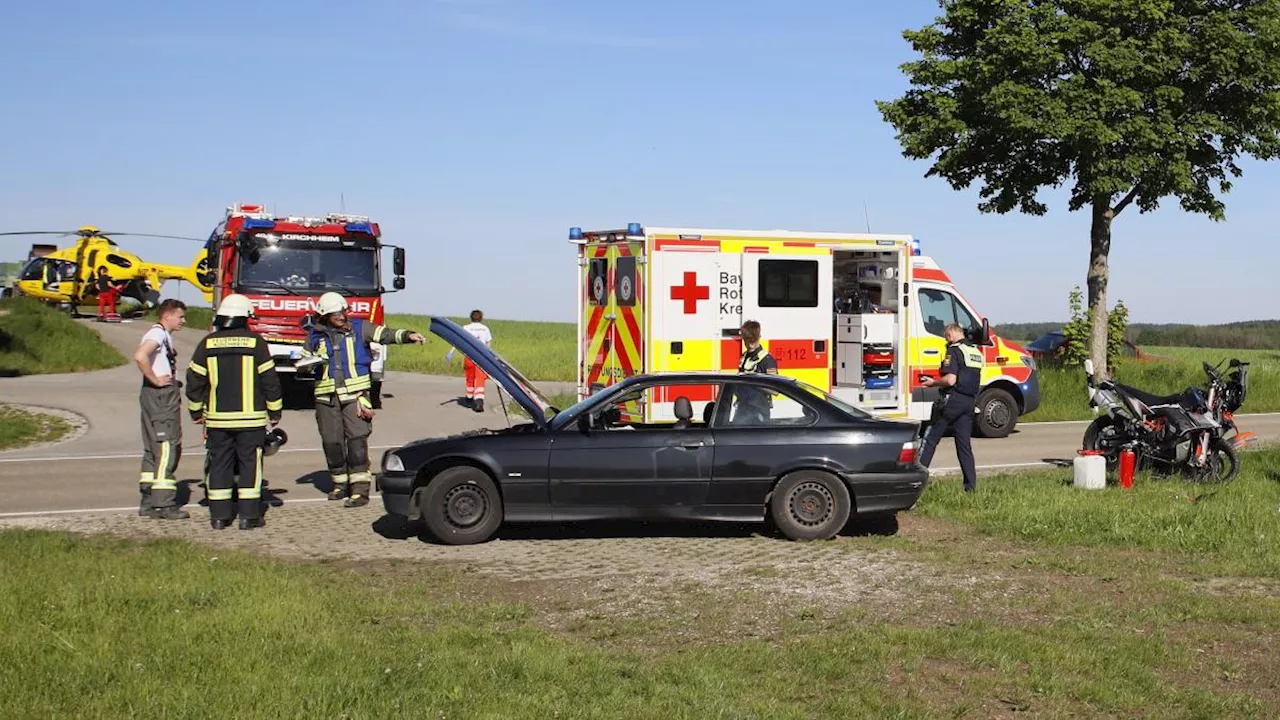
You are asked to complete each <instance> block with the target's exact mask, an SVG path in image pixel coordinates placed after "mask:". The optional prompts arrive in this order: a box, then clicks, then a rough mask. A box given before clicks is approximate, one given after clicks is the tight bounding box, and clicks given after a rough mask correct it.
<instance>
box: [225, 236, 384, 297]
mask: <svg viewBox="0 0 1280 720" xmlns="http://www.w3.org/2000/svg"><path fill="white" fill-rule="evenodd" d="M375 260H376V252H375V251H374V250H373V249H372V248H360V249H356V248H320V247H314V246H308V247H290V246H288V245H274V246H273V245H265V246H261V247H260V250H259V253H258V258H257V262H254V261H253V260H252V259H250V258H246V257H241V261H240V263H239V265H240V270H239V273H238V275H239V278H238V279H239V283H240V284H241V285H244V286H246V287H254V286H261V289H262V290H263V291H264V292H276V293H283V292H288V291H289V290H293V291H295V292H299V291H300V292H303V293H307V292H315V293H319V292H324V291H326V290H338V291H344V290H345V291H348V292H351V293H354V294H357V295H358V294H361V293H374V292H376V291H377V290H378V288H379V285H380V283H379V281H378V280H379V278H378V268H377V264H376V263H375V262H374V261H375Z"/></svg>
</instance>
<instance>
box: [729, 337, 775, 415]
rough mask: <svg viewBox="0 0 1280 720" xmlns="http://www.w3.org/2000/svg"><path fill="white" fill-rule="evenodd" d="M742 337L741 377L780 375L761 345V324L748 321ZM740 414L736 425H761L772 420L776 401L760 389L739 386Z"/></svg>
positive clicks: (739, 365) (737, 393)
mask: <svg viewBox="0 0 1280 720" xmlns="http://www.w3.org/2000/svg"><path fill="white" fill-rule="evenodd" d="M739 335H740V336H741V337H742V344H743V346H744V347H743V351H742V359H741V360H740V361H738V372H740V373H768V374H770V375H777V374H778V361H777V360H776V359H774V357H773V356H772V355H770V354H769V351H767V350H765V349H764V346H763V345H761V344H760V323H759V322H757V321H755V320H748V321H746V322H745V323H743V324H742V329H741V331H739ZM735 394H736V395H737V408H738V411H737V413H735V414H734V419H733V424H735V425H737V424H743V425H762V424H764V423H765V422H767V421H768V420H769V416H770V414H772V410H773V399H772V398H771V397H769V393H768V392H767V391H765V390H763V389H761V388H756V387H750V386H746V385H739V386H738V387H737V390H736V393H735Z"/></svg>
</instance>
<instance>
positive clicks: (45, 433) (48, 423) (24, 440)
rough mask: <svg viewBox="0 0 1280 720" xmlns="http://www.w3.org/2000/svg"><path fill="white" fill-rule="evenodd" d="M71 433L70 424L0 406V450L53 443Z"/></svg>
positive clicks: (43, 414) (53, 418) (48, 416)
mask: <svg viewBox="0 0 1280 720" xmlns="http://www.w3.org/2000/svg"><path fill="white" fill-rule="evenodd" d="M70 432H71V423H68V422H67V421H66V420H63V419H62V418H60V417H57V416H54V415H49V414H47V413H35V412H29V411H27V410H23V409H21V408H16V407H14V406H12V405H4V404H0V450H13V449H16V448H20V447H25V446H27V445H34V444H36V443H44V442H54V441H56V440H59V439H61V438H62V437H64V436H66V435H67V434H68V433H70Z"/></svg>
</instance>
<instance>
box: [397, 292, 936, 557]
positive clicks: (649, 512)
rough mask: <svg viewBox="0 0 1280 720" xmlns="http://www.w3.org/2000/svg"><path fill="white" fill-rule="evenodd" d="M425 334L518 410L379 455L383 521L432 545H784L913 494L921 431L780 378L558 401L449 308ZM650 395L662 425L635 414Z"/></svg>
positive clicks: (642, 380) (924, 478) (656, 382)
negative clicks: (504, 423)
mask: <svg viewBox="0 0 1280 720" xmlns="http://www.w3.org/2000/svg"><path fill="white" fill-rule="evenodd" d="M431 332H432V333H434V334H435V335H437V336H439V337H440V338H441V339H443V340H444V341H445V342H447V343H449V344H451V345H453V346H454V347H456V348H457V349H458V350H459V351H461V352H462V353H464V354H465V355H467V356H468V357H470V358H471V359H472V360H473V361H474V362H476V363H477V364H478V365H480V366H481V367H482V368H483V369H484V370H485V372H487V373H488V374H489V377H490V378H492V379H493V380H494V381H495V382H496V383H498V384H499V385H500V386H501V388H502V389H503V390H505V391H506V392H507V394H509V395H510V396H511V398H512V400H514V401H515V402H516V403H517V404H518V405H519V406H520V407H521V408H523V409H524V411H525V414H526V415H528V416H529V418H531V419H530V420H529V421H528V422H520V423H517V424H515V425H513V426H511V427H508V428H503V429H497V430H479V431H473V432H467V433H462V434H459V435H453V436H449V437H440V438H429V439H423V440H417V441H414V442H410V443H407V444H405V445H403V446H401V447H398V448H395V449H392V450H389V451H387V452H386V453H385V454H384V455H383V458H382V467H381V472H380V473H379V474H378V488H379V490H380V491H381V493H382V501H383V504H384V505H385V507H386V510H387V512H388V513H389V514H391V515H397V516H401V517H404V518H406V519H408V520H421V521H422V522H423V523H424V524H425V525H426V527H427V529H428V530H429V531H430V533H431V534H432V535H434V536H435V537H436V538H438V539H439V540H440V541H441V542H444V543H447V544H451V545H464V544H471V543H479V542H484V541H486V540H488V539H490V538H491V537H493V535H494V534H495V533H496V532H497V531H498V529H499V527H500V526H501V525H502V524H503V522H570V521H582V520H609V519H625V520H698V521H707V520H723V521H732V522H753V521H754V522H768V521H771V522H772V523H773V525H774V526H776V527H777V529H778V530H779V531H780V532H781V534H782V535H784V536H785V537H787V538H790V539H793V540H819V539H830V538H832V537H834V536H835V535H836V534H837V533H839V532H840V531H841V529H842V528H844V526H845V525H846V523H847V522H848V521H849V520H850V518H851V517H857V518H860V519H862V518H876V519H880V518H884V519H891V518H892V517H893V516H894V515H895V514H896V513H897V512H898V511H901V510H907V509H910V508H911V507H912V506H913V505H915V503H916V501H917V500H918V499H919V498H920V495H921V494H922V493H923V492H924V488H925V485H926V483H927V482H928V470H927V469H926V468H924V467H923V466H922V465H920V464H919V462H918V461H917V460H916V453H917V450H918V449H919V443H920V425H919V423H916V422H914V421H899V420H890V419H885V418H880V417H876V416H874V415H871V414H869V413H866V412H863V411H862V410H860V409H858V408H856V407H853V406H851V405H848V404H846V403H844V402H842V401H841V400H839V399H838V398H835V397H833V396H831V395H830V394H828V393H826V392H824V391H822V390H820V389H818V388H815V387H813V386H811V385H808V384H806V383H803V382H799V381H797V380H794V379H791V378H788V377H785V376H778V375H765V374H734V373H707V372H703V373H660V374H653V375H638V376H634V377H630V378H627V379H626V380H623V381H621V382H618V383H616V384H614V385H610V386H608V387H606V388H604V389H603V390H599V391H598V392H596V393H595V394H593V395H591V396H589V397H587V398H586V399H585V400H582V401H581V402H579V403H577V404H575V405H573V406H571V407H568V408H565V409H563V410H561V409H559V408H555V407H553V406H552V404H551V402H550V401H549V400H547V398H546V396H545V395H543V394H542V393H541V392H539V391H538V389H537V388H536V387H535V386H534V385H533V383H531V382H529V380H528V379H526V378H525V377H524V376H523V375H521V374H520V372H519V371H517V370H516V369H515V368H513V367H511V365H510V364H508V363H507V362H506V361H505V360H503V359H502V357H501V356H499V355H497V354H496V353H494V352H493V350H491V349H490V348H487V347H485V346H483V345H482V344H480V343H477V342H476V341H475V340H474V339H473V338H472V337H471V335H469V334H468V333H467V332H466V331H464V330H463V329H462V328H461V327H459V326H458V325H457V324H456V323H454V322H452V321H450V320H448V319H447V318H441V317H433V318H432V320H431ZM656 400H662V401H665V402H667V403H668V405H666V407H669V408H671V414H672V416H673V417H672V418H671V420H670V421H667V422H660V423H651V424H645V423H641V422H637V421H636V420H637V415H636V413H635V408H636V407H637V404H638V403H641V402H654V401H656Z"/></svg>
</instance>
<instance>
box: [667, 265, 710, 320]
mask: <svg viewBox="0 0 1280 720" xmlns="http://www.w3.org/2000/svg"><path fill="white" fill-rule="evenodd" d="M710 298H711V287H710V286H709V285H699V284H698V273H696V272H686V273H685V274H684V283H683V284H681V285H673V286H671V299H672V300H680V301H682V302H684V314H685V315H696V314H697V312H698V301H699V300H709V299H710Z"/></svg>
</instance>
